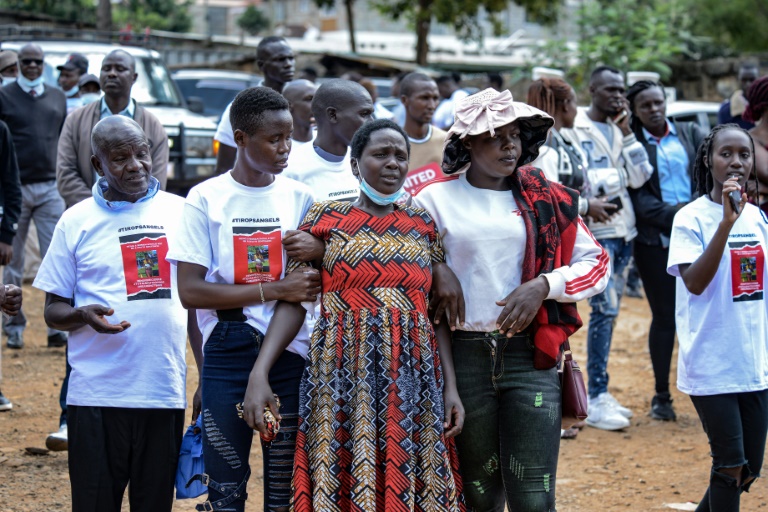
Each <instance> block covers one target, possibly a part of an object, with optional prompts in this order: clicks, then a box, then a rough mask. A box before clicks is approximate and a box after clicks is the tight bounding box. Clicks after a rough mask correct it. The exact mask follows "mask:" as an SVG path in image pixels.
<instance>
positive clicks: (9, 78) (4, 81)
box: [0, 76, 16, 87]
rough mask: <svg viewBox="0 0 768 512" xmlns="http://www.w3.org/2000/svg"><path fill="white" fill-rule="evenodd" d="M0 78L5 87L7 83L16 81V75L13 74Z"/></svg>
mask: <svg viewBox="0 0 768 512" xmlns="http://www.w3.org/2000/svg"><path fill="white" fill-rule="evenodd" d="M0 78H2V79H3V87H5V86H6V85H9V84H12V83H14V82H15V81H16V77H15V76H4V77H0Z"/></svg>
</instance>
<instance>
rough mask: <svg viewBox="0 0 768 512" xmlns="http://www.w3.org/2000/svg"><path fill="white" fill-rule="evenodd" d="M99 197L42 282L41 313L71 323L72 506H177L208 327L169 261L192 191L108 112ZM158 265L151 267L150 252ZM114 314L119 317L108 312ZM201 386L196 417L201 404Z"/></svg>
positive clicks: (83, 212)
mask: <svg viewBox="0 0 768 512" xmlns="http://www.w3.org/2000/svg"><path fill="white" fill-rule="evenodd" d="M91 144H92V147H93V152H94V155H93V157H92V159H91V162H92V163H93V166H94V168H95V169H96V171H97V172H98V174H99V175H100V176H101V178H100V179H99V180H98V181H97V182H96V183H95V184H94V186H93V196H92V197H91V198H89V199H86V200H85V201H82V202H80V203H78V204H76V205H75V206H73V207H72V208H70V209H69V210H67V211H66V212H65V213H64V215H63V216H62V217H61V220H60V221H59V223H58V224H57V225H56V229H55V232H54V235H53V240H52V241H51V246H50V248H49V250H48V253H47V254H46V255H45V258H44V259H43V262H42V264H41V266H40V270H39V272H38V274H37V278H36V279H35V282H34V286H35V287H36V288H39V289H41V290H43V291H45V292H46V299H45V321H46V323H47V324H48V325H49V326H51V327H53V328H56V329H60V330H65V331H69V332H70V336H69V362H70V364H71V365H72V375H71V377H70V382H69V393H68V394H67V409H68V427H69V452H70V454H69V476H70V482H71V485H72V510H73V511H74V512H79V511H86V510H87V511H92V510H98V511H100V512H102V511H104V512H110V511H114V512H119V511H120V509H121V503H122V499H123V495H124V493H125V489H126V486H127V485H128V484H129V483H130V489H131V490H130V492H129V500H130V504H131V510H153V511H169V512H170V510H171V509H172V507H173V486H174V482H175V474H176V461H177V460H178V454H179V448H180V445H181V437H182V434H183V430H184V410H185V408H186V405H187V404H186V392H185V386H186V357H185V352H186V340H187V336H189V339H190V344H191V345H192V348H193V352H194V355H195V359H196V361H197V363H198V370H199V368H200V365H201V364H202V337H201V335H200V331H199V329H198V328H197V322H196V321H195V314H194V313H195V312H194V311H190V312H189V313H188V312H187V311H185V310H184V308H183V307H182V305H181V301H180V300H179V295H178V292H177V288H176V285H177V282H176V267H175V266H174V265H172V264H171V263H170V262H169V261H167V260H166V254H167V252H168V246H169V242H172V241H173V240H174V237H175V236H176V231H177V226H178V225H179V223H180V221H181V214H182V211H183V207H184V200H183V199H182V198H180V197H177V196H174V195H171V194H167V193H165V192H163V191H162V190H160V184H159V182H158V181H157V179H155V178H154V177H152V174H151V170H152V157H151V153H150V148H149V142H148V141H147V137H146V135H145V134H144V132H143V131H142V129H141V127H140V126H139V125H138V124H137V123H136V122H135V121H133V120H132V119H129V118H127V117H124V116H112V117H108V118H105V119H103V120H102V121H100V122H99V123H98V124H97V125H96V126H95V127H94V129H93V134H92V138H91ZM145 260H146V261H152V262H155V261H156V262H157V263H156V264H157V271H156V272H155V271H154V263H153V265H152V267H153V269H152V272H150V273H149V274H147V273H146V272H144V267H143V264H144V263H143V262H144V261H145ZM109 317H112V318H114V319H115V320H114V321H112V320H110V318H109ZM199 391H200V390H199V389H198V392H197V393H195V397H196V399H195V403H194V410H193V416H196V415H197V414H198V413H199V410H200V403H199V399H198V397H199Z"/></svg>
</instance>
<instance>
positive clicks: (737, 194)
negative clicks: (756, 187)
mask: <svg viewBox="0 0 768 512" xmlns="http://www.w3.org/2000/svg"><path fill="white" fill-rule="evenodd" d="M728 199H730V200H731V207H732V208H733V211H734V212H736V214H737V215H738V214H739V204H741V190H734V191H733V192H731V193H730V194H728Z"/></svg>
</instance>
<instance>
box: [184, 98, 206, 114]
mask: <svg viewBox="0 0 768 512" xmlns="http://www.w3.org/2000/svg"><path fill="white" fill-rule="evenodd" d="M187 109H189V110H190V111H192V112H194V113H195V114H202V113H203V112H204V111H205V104H204V103H203V99H202V98H200V97H198V96H190V97H189V98H187Z"/></svg>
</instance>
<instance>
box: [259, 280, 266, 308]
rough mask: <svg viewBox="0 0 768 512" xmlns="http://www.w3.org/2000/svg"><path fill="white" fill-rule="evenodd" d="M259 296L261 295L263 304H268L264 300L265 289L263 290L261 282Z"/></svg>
mask: <svg viewBox="0 0 768 512" xmlns="http://www.w3.org/2000/svg"><path fill="white" fill-rule="evenodd" d="M259 295H261V303H262V304H266V303H267V301H266V300H265V299H264V288H262V286H261V282H259Z"/></svg>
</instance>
